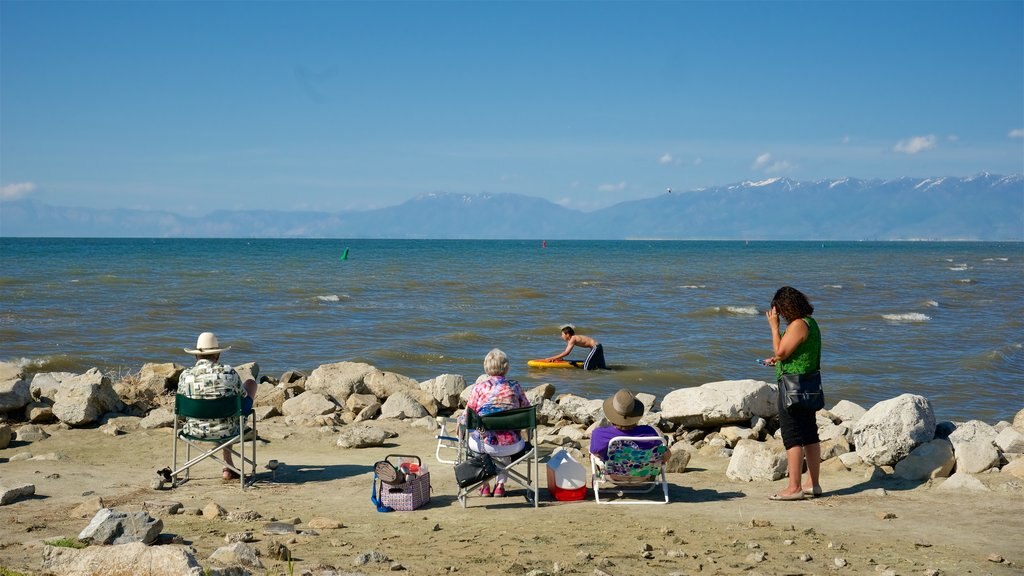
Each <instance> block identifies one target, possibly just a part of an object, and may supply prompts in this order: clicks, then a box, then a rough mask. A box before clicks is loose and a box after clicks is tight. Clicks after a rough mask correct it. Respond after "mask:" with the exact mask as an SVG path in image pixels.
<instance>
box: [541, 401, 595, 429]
mask: <svg viewBox="0 0 1024 576" xmlns="http://www.w3.org/2000/svg"><path fill="white" fill-rule="evenodd" d="M531 406H537V422H538V423H540V424H555V423H557V422H558V421H560V420H562V419H563V418H564V417H565V415H564V414H562V409H561V407H559V406H558V403H557V402H553V401H551V400H546V399H545V400H542V401H541V402H540V403H539V404H531ZM593 425H594V426H596V425H597V423H596V422H595V423H594V424H593Z"/></svg>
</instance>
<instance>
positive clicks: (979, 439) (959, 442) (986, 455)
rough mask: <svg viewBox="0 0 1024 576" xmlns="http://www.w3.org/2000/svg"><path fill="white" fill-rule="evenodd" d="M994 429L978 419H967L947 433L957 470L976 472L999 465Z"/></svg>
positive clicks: (969, 472)
mask: <svg viewBox="0 0 1024 576" xmlns="http://www.w3.org/2000/svg"><path fill="white" fill-rule="evenodd" d="M996 437H997V433H996V431H995V429H994V428H993V427H991V426H989V425H988V424H986V423H984V422H982V421H980V420H969V421H967V422H964V423H963V424H961V425H959V426H957V429H956V430H954V431H953V433H952V434H950V435H949V441H950V442H952V443H953V453H954V454H955V455H956V470H957V472H966V473H968V474H977V473H979V472H984V471H985V470H988V469H989V468H992V467H993V466H998V465H999V451H998V450H997V449H996V446H995V440H996Z"/></svg>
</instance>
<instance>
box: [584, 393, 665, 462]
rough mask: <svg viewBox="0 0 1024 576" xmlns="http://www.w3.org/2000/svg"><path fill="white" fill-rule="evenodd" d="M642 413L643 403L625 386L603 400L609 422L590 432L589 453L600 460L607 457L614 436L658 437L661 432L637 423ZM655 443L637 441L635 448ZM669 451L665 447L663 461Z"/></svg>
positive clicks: (652, 445) (642, 448)
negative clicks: (609, 444)
mask: <svg viewBox="0 0 1024 576" xmlns="http://www.w3.org/2000/svg"><path fill="white" fill-rule="evenodd" d="M643 415H644V403H643V402H641V401H640V400H637V399H636V396H634V395H633V393H632V392H630V391H629V390H626V389H625V388H623V389H621V390H619V391H618V392H616V393H615V395H614V396H612V397H611V398H608V399H607V400H605V401H604V417H605V419H606V420H608V422H610V423H611V424H610V425H608V426H600V427H598V428H595V429H594V431H593V432H592V433H591V434H590V453H591V454H593V455H594V456H597V457H598V458H599V459H601V460H602V461H604V460H607V459H608V443H609V442H610V441H611V440H612V438H615V437H616V436H652V437H655V438H657V437H660V436H661V432H659V431H658V430H657V429H656V428H653V427H651V426H647V425H643V426H641V425H639V422H640V418H642V417H643ZM656 445H657V443H655V442H651V443H647V442H637V448H638V449H640V450H647V449H650V448H653V447H654V446H656ZM668 458H669V451H668V448H667V447H666V449H665V455H664V461H666V462H667V461H668Z"/></svg>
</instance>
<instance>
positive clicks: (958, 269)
mask: <svg viewBox="0 0 1024 576" xmlns="http://www.w3.org/2000/svg"><path fill="white" fill-rule="evenodd" d="M949 269H950V270H952V271H953V272H963V271H964V270H970V269H971V267H970V266H968V265H967V264H957V265H956V266H950V267H949Z"/></svg>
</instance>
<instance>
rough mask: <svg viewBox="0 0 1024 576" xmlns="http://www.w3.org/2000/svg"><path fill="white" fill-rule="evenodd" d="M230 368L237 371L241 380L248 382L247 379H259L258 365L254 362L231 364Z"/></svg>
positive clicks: (256, 380)
mask: <svg viewBox="0 0 1024 576" xmlns="http://www.w3.org/2000/svg"><path fill="white" fill-rule="evenodd" d="M232 368H234V369H235V372H237V373H238V377H239V378H241V379H242V382H248V381H249V380H253V381H255V382H259V381H260V365H259V364H257V363H255V362H246V363H245V364H238V365H233V366H232Z"/></svg>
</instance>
